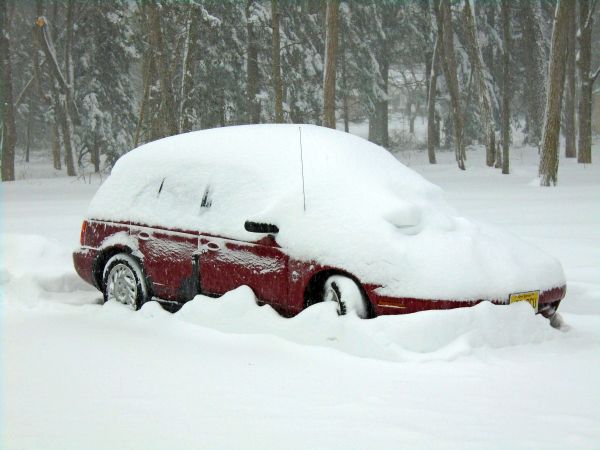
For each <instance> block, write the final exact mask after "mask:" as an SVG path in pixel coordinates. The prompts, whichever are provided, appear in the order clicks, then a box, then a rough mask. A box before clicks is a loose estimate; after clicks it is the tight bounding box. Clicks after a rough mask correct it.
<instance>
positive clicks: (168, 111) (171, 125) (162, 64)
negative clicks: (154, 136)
mask: <svg viewBox="0 0 600 450" xmlns="http://www.w3.org/2000/svg"><path fill="white" fill-rule="evenodd" d="M147 5H148V9H147V11H148V22H149V23H148V26H149V27H150V30H149V35H150V36H149V37H150V45H151V46H152V49H153V51H154V61H155V63H156V68H157V71H158V76H159V78H160V90H161V98H162V104H163V107H164V111H163V112H164V114H163V117H164V119H165V121H166V123H165V133H164V136H172V135H175V134H177V133H179V128H178V126H177V118H176V117H175V102H174V96H173V83H172V81H171V73H170V72H169V67H168V64H167V55H166V51H165V46H164V41H163V33H162V25H161V23H160V12H159V6H158V0H149V1H148V2H147ZM164 136H163V137H164Z"/></svg>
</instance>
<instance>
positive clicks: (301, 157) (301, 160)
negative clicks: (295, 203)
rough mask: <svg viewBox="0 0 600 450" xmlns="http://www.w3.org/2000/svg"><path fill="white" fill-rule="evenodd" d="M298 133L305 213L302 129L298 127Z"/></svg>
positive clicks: (303, 197) (304, 197)
mask: <svg viewBox="0 0 600 450" xmlns="http://www.w3.org/2000/svg"><path fill="white" fill-rule="evenodd" d="M298 132H299V133H300V165H301V167H302V201H303V205H304V211H306V191H305V190H304V155H303V151H302V127H298Z"/></svg>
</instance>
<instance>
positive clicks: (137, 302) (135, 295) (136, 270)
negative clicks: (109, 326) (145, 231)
mask: <svg viewBox="0 0 600 450" xmlns="http://www.w3.org/2000/svg"><path fill="white" fill-rule="evenodd" d="M102 280H103V286H104V301H105V302H107V301H109V300H115V301H117V302H119V303H123V304H124V305H126V306H128V307H129V308H131V309H133V310H134V311H136V310H138V309H140V308H141V307H142V305H143V304H144V302H145V301H146V298H147V289H146V281H145V278H144V275H143V272H142V268H141V266H140V264H139V263H138V262H137V260H136V259H135V258H133V257H132V256H131V255H128V254H126V253H119V254H118V255H115V256H113V257H112V258H110V259H109V260H108V262H107V263H106V266H104V273H103V277H102Z"/></svg>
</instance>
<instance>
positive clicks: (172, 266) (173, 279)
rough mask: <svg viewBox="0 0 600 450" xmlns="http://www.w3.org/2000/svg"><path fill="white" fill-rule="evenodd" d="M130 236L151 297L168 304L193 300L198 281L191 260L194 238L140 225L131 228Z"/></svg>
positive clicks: (194, 244)
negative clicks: (163, 300) (137, 248)
mask: <svg viewBox="0 0 600 450" xmlns="http://www.w3.org/2000/svg"><path fill="white" fill-rule="evenodd" d="M130 234H131V235H132V236H135V237H136V238H137V240H138V245H139V250H140V252H141V253H142V255H143V265H144V271H145V272H146V276H147V277H149V279H150V282H151V284H152V286H151V288H152V294H153V295H154V296H155V297H159V298H161V299H165V300H171V301H186V300H191V299H192V298H194V295H196V293H197V291H198V287H197V286H198V284H197V281H198V280H197V278H196V274H195V271H194V269H193V266H194V263H193V257H194V252H195V251H196V250H197V249H198V235H197V234H194V233H184V232H178V231H170V230H161V229H157V228H150V227H140V226H132V227H131V231H130Z"/></svg>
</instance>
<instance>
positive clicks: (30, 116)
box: [25, 100, 33, 163]
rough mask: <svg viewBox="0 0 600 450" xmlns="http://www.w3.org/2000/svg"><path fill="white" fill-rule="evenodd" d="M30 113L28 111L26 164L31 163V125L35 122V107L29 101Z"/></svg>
mask: <svg viewBox="0 0 600 450" xmlns="http://www.w3.org/2000/svg"><path fill="white" fill-rule="evenodd" d="M28 107H29V111H27V145H26V147H25V162H27V163H28V162H29V153H30V150H31V125H32V122H33V105H32V101H31V100H29V105H28Z"/></svg>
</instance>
